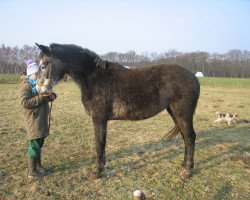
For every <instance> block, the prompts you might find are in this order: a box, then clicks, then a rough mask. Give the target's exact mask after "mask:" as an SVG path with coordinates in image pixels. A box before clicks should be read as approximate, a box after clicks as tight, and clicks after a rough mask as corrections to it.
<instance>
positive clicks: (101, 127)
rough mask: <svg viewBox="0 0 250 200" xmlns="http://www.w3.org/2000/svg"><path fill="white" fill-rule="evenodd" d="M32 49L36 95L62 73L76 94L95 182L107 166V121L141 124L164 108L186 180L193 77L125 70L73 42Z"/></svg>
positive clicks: (178, 71) (170, 70) (177, 71)
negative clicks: (90, 141)
mask: <svg viewBox="0 0 250 200" xmlns="http://www.w3.org/2000/svg"><path fill="white" fill-rule="evenodd" d="M36 45H37V46H38V48H39V49H40V50H41V51H40V53H39V56H38V61H39V66H40V70H39V73H38V79H37V90H38V92H39V93H41V94H43V93H45V92H50V91H51V90H52V88H53V87H54V86H55V85H56V84H57V83H58V82H59V80H61V79H63V77H64V75H65V74H68V75H69V76H70V77H71V78H72V79H73V80H74V81H75V82H76V84H77V85H78V86H79V88H80V90H81V100H82V104H83V107H84V109H85V111H86V113H87V114H88V115H89V116H90V117H91V118H92V123H93V126H94V133H95V146H96V152H97V164H96V169H95V170H94V174H95V175H96V177H97V178H99V177H101V175H102V174H101V173H102V172H103V170H104V167H105V164H106V152H105V146H106V136H107V122H108V121H109V120H131V121H133V120H143V119H147V118H150V117H152V116H154V115H156V114H158V113H159V112H161V111H163V110H165V109H166V110H167V112H168V113H169V115H170V116H171V117H172V119H173V121H174V124H175V125H174V127H173V128H172V130H171V131H170V132H169V133H168V134H167V136H168V139H169V140H170V139H172V138H173V137H175V136H176V135H178V134H179V133H180V134H181V136H182V138H183V140H184V144H185V153H184V161H183V163H182V167H183V168H182V169H183V170H182V173H181V174H182V175H181V177H182V178H183V179H187V178H189V177H190V176H191V172H192V169H193V167H194V148H195V138H196V134H195V131H194V127H193V115H194V112H195V108H196V106H197V101H198V98H199V94H200V84H199V81H198V80H197V78H196V77H195V76H194V74H192V73H191V72H190V71H188V70H187V69H185V68H183V67H181V66H179V65H176V64H159V65H153V66H150V67H144V68H138V69H128V68H125V67H124V66H122V65H121V64H119V63H114V62H109V61H106V60H103V59H102V58H101V57H100V56H99V55H97V54H96V53H95V52H93V51H91V50H89V49H87V48H82V47H80V46H77V45H73V44H55V43H53V44H50V46H44V45H41V44H37V43H36Z"/></svg>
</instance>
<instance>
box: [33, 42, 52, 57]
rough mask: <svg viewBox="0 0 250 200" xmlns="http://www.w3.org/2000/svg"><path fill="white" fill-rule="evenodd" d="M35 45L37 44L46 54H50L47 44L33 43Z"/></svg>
mask: <svg viewBox="0 0 250 200" xmlns="http://www.w3.org/2000/svg"><path fill="white" fill-rule="evenodd" d="M35 44H36V46H38V48H39V49H40V50H41V51H42V52H43V53H45V54H46V55H48V56H50V55H51V51H50V48H49V47H48V46H44V45H41V44H37V43H35Z"/></svg>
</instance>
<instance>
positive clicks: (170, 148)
mask: <svg viewBox="0 0 250 200" xmlns="http://www.w3.org/2000/svg"><path fill="white" fill-rule="evenodd" d="M249 128H250V125H248V126H244V127H240V128H237V129H235V128H234V127H213V128H211V129H209V130H207V131H200V132H197V140H196V141H197V142H196V150H198V149H200V148H202V147H204V146H205V147H206V148H207V149H210V148H212V149H213V148H214V147H215V146H216V145H218V144H221V143H225V142H230V141H231V140H230V139H227V138H223V134H226V135H227V136H229V138H230V137H231V136H232V137H234V135H235V136H236V137H237V134H238V133H239V132H243V133H245V131H247V130H249ZM225 129H226V131H225ZM217 133H218V135H217ZM216 136H218V139H217V140H215V139H214V137H216ZM236 149H242V146H241V144H240V143H238V144H235V145H233V146H229V147H228V148H227V149H226V150H223V151H221V152H219V153H216V154H214V153H211V156H209V157H207V158H206V159H205V160H201V159H199V160H198V161H195V167H194V170H193V174H199V173H200V171H201V170H204V169H205V170H206V169H207V170H209V169H211V168H213V167H215V166H218V165H220V163H221V162H224V161H226V160H227V159H228V158H227V157H225V156H224V157H223V155H225V154H231V153H234V152H235V150H236ZM195 154H196V153H195ZM134 156H136V157H137V158H136V159H135V160H133V157H134ZM129 157H131V160H128V158H129ZM138 157H139V158H138ZM183 157H184V142H183V140H182V138H181V137H178V138H175V139H173V140H171V141H164V140H162V141H161V140H160V139H159V141H153V142H148V143H145V144H142V145H133V146H130V147H128V148H123V149H120V150H118V151H115V152H107V166H108V167H107V170H105V172H104V174H103V176H104V177H111V176H116V173H109V172H107V171H116V169H119V172H121V173H123V174H127V173H128V168H129V172H133V171H137V170H141V169H143V168H144V169H145V168H147V167H149V166H151V165H152V164H155V163H159V162H162V161H164V160H166V161H167V163H169V164H170V166H172V167H176V163H177V164H179V166H180V165H181V162H182V161H183ZM222 157H223V159H222ZM176 159H178V161H176ZM117 162H119V163H120V164H119V165H120V166H118V165H117ZM95 163H96V156H91V157H85V158H78V159H76V160H74V161H65V162H62V163H61V164H60V165H57V166H56V165H54V166H52V171H51V173H54V172H55V171H61V172H63V171H65V170H74V169H79V168H81V167H86V168H88V169H90V170H92V169H91V167H93V165H94V164H95ZM124 166H125V167H124ZM156 166H157V165H156ZM53 168H54V169H56V170H53Z"/></svg>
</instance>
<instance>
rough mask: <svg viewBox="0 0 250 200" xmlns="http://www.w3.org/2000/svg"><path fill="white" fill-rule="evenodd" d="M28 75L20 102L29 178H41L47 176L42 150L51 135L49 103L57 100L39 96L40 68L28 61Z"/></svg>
mask: <svg viewBox="0 0 250 200" xmlns="http://www.w3.org/2000/svg"><path fill="white" fill-rule="evenodd" d="M26 65H27V75H26V76H23V77H22V78H21V84H20V91H19V92H20V102H21V105H22V106H23V108H24V120H23V122H24V126H25V130H26V132H27V139H28V177H29V178H40V177H42V176H45V175H46V172H47V171H46V168H45V167H44V166H43V165H42V163H41V149H42V147H43V144H44V140H45V138H46V137H47V136H48V135H49V130H48V129H49V127H48V116H49V104H48V102H49V101H54V100H55V99H56V94H55V93H53V92H52V93H50V94H44V95H41V94H38V93H37V90H36V80H37V77H38V71H39V66H38V65H37V64H36V63H35V62H34V61H33V60H28V61H26Z"/></svg>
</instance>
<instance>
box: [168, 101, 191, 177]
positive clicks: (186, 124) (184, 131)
mask: <svg viewBox="0 0 250 200" xmlns="http://www.w3.org/2000/svg"><path fill="white" fill-rule="evenodd" d="M171 108H172V111H173V114H174V116H175V118H176V120H177V121H178V124H179V126H180V129H181V135H182V138H183V140H184V143H185V154H184V162H183V164H182V165H183V166H184V172H183V174H182V178H184V179H186V178H189V177H190V176H191V170H192V168H193V167H194V147H195V138H196V135H195V132H194V128H193V112H192V111H191V110H189V109H187V110H180V106H178V105H176V106H174V105H172V107H171Z"/></svg>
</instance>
